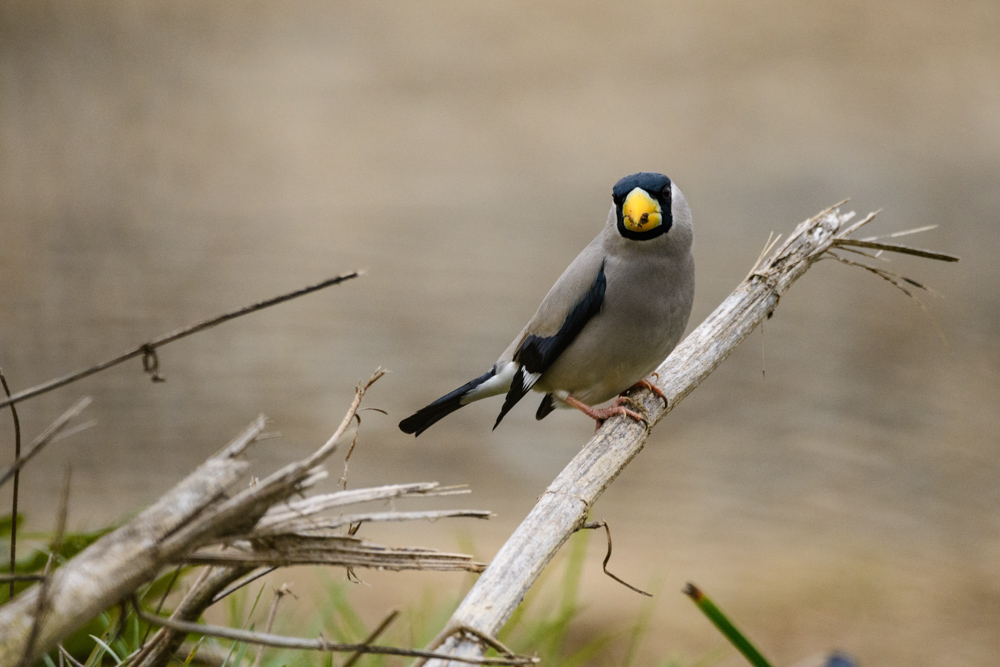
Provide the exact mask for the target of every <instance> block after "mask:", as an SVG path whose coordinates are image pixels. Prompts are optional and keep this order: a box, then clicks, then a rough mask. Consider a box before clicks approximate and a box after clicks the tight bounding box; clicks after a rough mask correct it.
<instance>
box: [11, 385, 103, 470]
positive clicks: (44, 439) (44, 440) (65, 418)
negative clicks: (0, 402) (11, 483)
mask: <svg viewBox="0 0 1000 667" xmlns="http://www.w3.org/2000/svg"><path fill="white" fill-rule="evenodd" d="M11 405H13V404H11ZM88 405H90V397H89V396H84V397H83V398H81V399H80V400H79V401H77V402H76V403H75V404H74V405H73V407H71V408H70V409H69V410H67V411H66V412H64V413H62V415H60V416H59V418H58V419H56V420H55V421H54V422H52V424H51V425H50V426H49V427H48V428H47V429H45V430H44V431H42V433H41V434H40V435H39V436H38V437H37V438H35V439H34V440H32V442H31V444H30V445H28V453H27V454H25V455H24V456H23V457H21V458H19V459H17V460H15V461H14V462H13V463H11V464H10V465H9V466H7V467H6V468H3V469H2V470H0V486H3V485H4V484H6V483H7V480H8V479H10V478H11V477H13V476H14V475H15V474H17V471H18V470H20V469H21V468H23V467H24V466H25V465H27V463H28V461H30V460H31V459H32V457H34V456H35V454H37V453H38V452H40V451H41V450H42V448H43V447H45V445H47V444H49V443H50V442H52V440H54V439H55V436H56V435H58V434H59V432H60V431H62V430H63V429H64V428H65V427H66V424H68V423H69V422H70V420H71V419H73V418H74V417H76V416H77V415H79V414H80V413H81V412H83V409H84V408H86V407H87V406H88ZM0 407H2V406H0Z"/></svg>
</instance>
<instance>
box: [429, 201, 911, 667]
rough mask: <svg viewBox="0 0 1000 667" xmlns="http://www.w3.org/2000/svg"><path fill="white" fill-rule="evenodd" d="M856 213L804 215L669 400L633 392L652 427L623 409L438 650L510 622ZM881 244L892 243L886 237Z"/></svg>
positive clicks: (541, 505)
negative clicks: (601, 500)
mask: <svg viewBox="0 0 1000 667" xmlns="http://www.w3.org/2000/svg"><path fill="white" fill-rule="evenodd" d="M852 217H853V213H846V214H845V213H841V212H840V210H839V208H837V207H833V208H830V209H827V210H826V211H823V212H821V213H820V214H818V215H817V216H815V217H813V218H811V219H809V220H806V221H805V222H803V223H802V224H800V225H799V226H798V227H797V228H796V229H795V231H794V232H793V233H792V235H791V236H790V237H789V238H788V240H786V241H785V242H784V243H783V244H782V245H781V246H780V247H778V249H777V250H774V251H773V252H772V251H769V250H766V251H765V253H764V254H763V255H762V257H761V259H760V260H758V263H757V265H756V266H755V267H754V268H753V269H752V270H751V271H750V274H749V275H748V276H747V278H746V279H745V280H744V281H743V282H742V283H741V284H740V285H739V286H738V287H737V288H736V290H735V291H734V292H733V293H732V294H731V295H730V296H729V297H728V298H727V299H726V300H725V301H724V302H723V303H722V304H721V305H720V306H719V307H718V308H716V310H715V312H714V313H712V314H711V315H710V316H709V317H708V319H707V320H705V321H704V322H703V323H702V324H701V326H699V327H698V328H697V329H695V330H694V331H693V332H691V335H689V336H688V337H687V338H686V339H685V340H684V341H683V342H682V343H681V344H680V345H679V346H678V347H677V348H676V349H675V350H674V351H673V353H672V354H671V355H670V356H669V357H668V358H667V359H666V361H664V362H663V364H661V365H660V367H659V368H658V369H657V370H656V372H655V373H654V375H653V379H654V380H655V384H656V385H657V386H658V387H659V388H660V390H662V391H663V393H664V395H665V396H666V398H667V401H666V404H664V401H663V399H661V398H660V397H658V396H656V395H655V394H653V393H652V392H650V391H649V390H644V391H642V392H639V393H636V394H633V396H632V398H633V400H634V401H635V402H636V405H637V406H639V407H640V408H641V409H642V410H644V411H645V412H646V413H647V414H648V417H649V426H648V427H646V426H644V425H643V424H641V423H639V422H636V421H634V420H632V419H626V418H621V417H616V418H614V419H611V420H609V421H607V422H606V423H605V424H604V426H603V427H602V428H601V429H600V430H599V431H598V432H597V433H595V434H594V437H593V438H591V440H590V442H589V443H587V445H586V446H585V447H584V448H583V449H582V450H581V451H580V453H579V454H577V455H576V457H574V458H573V460H572V461H570V463H569V465H567V466H566V468H565V469H564V470H563V471H562V472H561V473H560V474H559V476H558V477H557V478H556V479H555V481H554V482H552V484H551V485H550V486H549V487H548V489H546V491H545V493H544V494H543V495H542V497H541V498H540V499H539V501H538V503H537V504H536V505H535V507H534V508H533V509H532V510H531V512H530V513H529V514H528V516H527V517H526V518H525V519H524V521H523V522H522V523H521V525H520V526H519V527H518V528H517V530H516V531H515V532H514V534H513V535H512V536H511V537H510V539H509V540H507V542H506V543H505V544H504V545H503V547H502V548H501V549H500V551H499V552H498V553H497V555H496V556H495V557H494V558H493V560H492V562H491V563H490V565H489V567H487V569H486V571H485V572H484V573H483V574H482V576H480V577H479V579H478V581H477V582H476V584H475V585H474V586H473V587H472V590H470V591H469V593H468V595H466V597H465V599H464V600H463V601H462V603H461V604H460V605H459V607H458V609H457V610H456V611H455V613H454V614H453V615H452V617H451V619H450V620H449V622H448V624H447V625H446V626H445V628H444V629H443V630H442V632H441V633H440V634H439V635H438V637H437V638H436V639H435V640H434V642H432V643H431V645H430V646H429V647H428V649H430V650H435V649H437V648H438V647H441V649H442V652H445V653H448V654H450V655H456V656H462V657H464V658H470V657H474V656H477V655H482V653H483V650H484V648H483V645H482V644H481V643H480V642H479V641H477V640H476V639H475V637H474V636H471V633H468V632H462V629H463V628H472V629H474V630H477V631H479V632H482V633H485V634H487V635H496V634H497V633H498V632H499V631H500V629H501V628H502V627H503V625H504V623H505V622H506V621H507V619H508V618H509V617H510V615H511V613H512V612H513V611H514V608H515V607H516V606H517V605H518V604H519V603H520V601H521V600H522V598H523V597H524V595H525V594H526V593H527V592H528V589H529V588H530V587H531V585H532V584H533V583H534V582H535V580H536V579H537V578H538V576H539V574H541V572H542V570H543V569H544V568H545V566H546V565H547V564H548V563H549V561H551V560H552V558H553V556H555V554H556V552H557V551H558V550H559V548H560V547H561V546H562V545H563V543H564V542H565V541H566V540H567V539H568V538H569V537H570V535H572V534H573V533H574V532H575V531H576V530H578V529H579V528H580V527H581V525H582V524H583V523H584V521H585V520H586V518H587V513H588V512H589V510H590V508H591V506H592V505H593V503H594V502H595V501H596V500H597V498H598V497H599V496H600V495H601V493H603V491H604V490H605V489H606V488H607V487H608V486H609V485H610V484H611V482H612V481H614V479H615V477H617V476H618V474H619V473H620V472H621V471H622V470H623V469H624V468H625V466H626V465H628V463H629V462H630V461H631V460H632V459H633V458H634V457H635V456H636V455H637V454H638V453H639V452H640V451H641V450H642V447H643V445H644V444H645V442H646V438H647V436H648V435H649V430H650V429H651V428H652V427H653V426H654V425H655V424H656V423H657V422H659V421H660V420H661V419H662V418H663V417H664V416H665V415H666V414H667V413H668V412H669V411H670V410H672V409H673V408H674V407H676V405H677V404H678V403H680V401H681V400H683V399H684V397H685V396H687V395H688V394H690V393H691V392H692V391H693V390H694V389H695V388H696V387H697V386H698V385H699V384H700V383H701V382H702V380H704V379H705V378H706V377H707V376H708V375H709V374H710V373H711V372H712V371H713V370H715V369H716V368H717V367H718V366H719V365H720V364H721V363H722V362H723V361H725V359H726V358H727V357H728V356H729V354H730V353H731V352H732V351H733V350H734V349H735V348H736V346H737V345H739V343H740V342H741V341H742V340H743V339H744V338H746V337H747V335H749V334H750V332H752V331H753V330H754V329H755V328H756V327H757V325H758V324H760V322H761V321H762V320H764V319H765V318H766V317H769V316H770V315H771V313H772V312H773V311H774V309H775V307H776V306H777V305H778V301H779V299H780V298H781V296H782V295H783V294H784V293H785V292H786V291H787V290H788V288H789V287H791V285H792V283H794V282H795V281H796V280H797V279H798V278H799V277H801V276H802V275H803V274H804V273H805V272H806V271H807V270H808V269H809V267H810V266H812V265H813V264H814V263H815V262H816V261H818V260H819V259H820V258H822V257H823V256H824V253H826V251H827V250H829V249H830V248H831V246H832V245H834V243H835V242H836V241H837V240H838V239H843V238H844V237H846V235H848V234H850V233H852V232H854V231H856V230H857V229H859V228H860V227H861V226H862V225H864V224H866V223H867V222H869V221H870V220H871V219H872V218H873V217H874V214H872V215H869V216H867V217H866V218H864V219H862V220H860V221H858V222H856V223H854V224H852V225H850V226H847V222H848V221H849V220H850V219H851V218H852ZM880 249H891V248H888V247H887V246H885V245H882V246H880ZM893 250H894V249H893ZM929 254H930V253H928V254H925V256H929ZM429 664H433V665H435V666H436V667H440V666H441V665H445V664H447V665H452V664H458V663H452V662H450V661H449V662H441V661H432V662H431V663H429Z"/></svg>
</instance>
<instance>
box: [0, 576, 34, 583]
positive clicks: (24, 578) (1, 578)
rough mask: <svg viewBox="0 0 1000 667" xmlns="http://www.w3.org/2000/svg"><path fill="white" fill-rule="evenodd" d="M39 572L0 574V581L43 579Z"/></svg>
mask: <svg viewBox="0 0 1000 667" xmlns="http://www.w3.org/2000/svg"><path fill="white" fill-rule="evenodd" d="M44 578H45V577H43V576H42V575H40V574H0V582H3V581H11V582H14V581H41V580H42V579H44Z"/></svg>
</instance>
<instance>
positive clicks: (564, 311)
mask: <svg viewBox="0 0 1000 667" xmlns="http://www.w3.org/2000/svg"><path fill="white" fill-rule="evenodd" d="M611 199H612V205H611V210H610V212H609V213H608V218H607V221H606V223H605V225H604V228H603V229H602V230H601V231H600V233H599V234H598V235H597V237H596V238H595V239H594V240H593V241H591V242H590V244H589V245H587V247H586V248H584V249H583V251H582V252H581V253H580V254H579V255H578V256H577V257H576V259H574V260H573V261H572V262H571V263H570V265H569V266H568V267H567V268H566V270H565V271H564V272H563V274H562V275H561V276H560V277H559V279H558V280H557V281H556V282H555V284H554V285H553V286H552V288H551V289H550V290H549V292H548V294H546V295H545V298H544V299H542V303H541V305H540V306H539V307H538V310H537V311H536V312H535V314H534V316H533V317H532V318H531V320H529V321H528V324H527V325H526V326H525V327H524V329H522V330H521V333H519V334H518V335H517V337H516V338H514V340H513V341H512V342H511V344H510V345H509V346H508V347H507V349H506V350H504V352H503V354H501V355H500V358H499V359H497V362H496V363H495V364H493V367H492V368H491V369H490V370H488V371H487V372H486V373H484V374H482V375H480V376H479V377H477V378H476V379H474V380H472V381H470V382H468V383H466V384H464V385H462V386H461V387H459V388H458V389H455V390H454V391H452V392H450V393H448V394H445V395H444V396H442V397H441V398H439V399H437V400H436V401H434V402H433V403H431V404H430V405H428V406H426V407H424V408H421V409H420V410H418V411H417V412H415V413H414V414H413V415H411V416H409V417H407V418H406V419H404V420H402V421H401V422H400V423H399V428H400V430H401V431H403V432H404V433H407V434H413V435H415V436H419V435H420V434H421V433H423V432H424V431H426V430H427V429H428V428H429V427H430V426H432V425H433V424H435V423H436V422H438V421H439V420H441V419H443V418H444V417H446V416H448V415H449V414H451V413H452V412H454V411H455V410H458V409H459V408H461V407H463V406H465V405H468V404H469V403H472V402H474V401H479V400H482V399H484V398H488V397H490V396H496V395H499V394H506V397H505V399H504V403H503V406H502V408H501V409H500V414H499V415H498V416H497V419H496V422H495V423H494V424H493V428H494V429H496V427H497V426H499V424H500V422H501V420H503V418H504V416H506V415H507V413H508V412H509V411H510V409H511V408H512V407H514V405H515V404H516V403H517V402H518V401H520V400H521V399H522V398H524V396H525V395H526V394H527V393H528V391H530V390H534V391H536V392H540V393H542V394H544V396H543V398H542V401H541V404H540V405H539V406H538V409H537V411H536V413H535V418H536V419H543V418H544V417H546V416H547V415H548V414H550V413H551V412H552V411H553V410H554V409H556V408H576V409H578V410H580V411H581V412H583V413H584V414H586V415H588V416H589V417H591V418H593V419H595V420H596V421H597V426H598V427H600V425H601V424H602V423H603V421H604V420H606V419H608V418H609V417H611V416H613V415H616V414H620V415H628V416H630V417H632V418H634V419H637V420H643V418H642V416H640V415H639V414H637V413H636V412H635V411H633V410H630V409H628V408H626V407H624V406H625V404H627V403H628V401H627V399H626V398H625V397H624V396H623V394H624V393H625V392H628V391H629V390H631V389H633V388H636V387H637V386H638V387H645V388H649V389H651V390H653V391H654V392H655V393H657V394H658V395H659V396H660V397H662V398H663V399H664V401H666V398H665V397H664V396H663V394H662V392H660V390H659V389H657V388H656V386H655V385H653V384H652V383H650V382H649V381H648V380H646V379H645V378H646V376H647V375H649V374H650V373H651V372H652V371H653V370H655V369H656V367H657V366H659V364H660V363H661V362H662V361H663V360H664V359H665V358H666V357H667V355H669V354H670V352H671V351H672V350H673V349H674V347H675V346H676V345H677V343H678V342H679V341H680V339H681V336H682V335H683V334H684V330H685V328H686V327H687V321H688V317H689V316H690V314H691V305H692V302H693V300H694V257H693V255H692V245H693V241H694V234H693V229H692V222H691V209H690V207H689V206H688V203H687V200H686V199H685V198H684V195H683V194H682V193H681V191H680V190H679V189H678V188H677V186H676V185H675V184H674V183H673V181H671V180H670V179H669V178H668V177H667V176H664V175H663V174H659V173H654V172H639V173H636V174H631V175H629V176H625V177H624V178H622V179H621V180H619V181H618V182H617V183H616V184H615V186H614V187H613V188H612V191H611ZM612 398H615V402H614V403H613V404H612V405H611V406H609V407H606V408H597V407H594V406H596V405H598V404H601V403H604V402H606V401H609V400H610V399H612ZM643 421H644V420H643Z"/></svg>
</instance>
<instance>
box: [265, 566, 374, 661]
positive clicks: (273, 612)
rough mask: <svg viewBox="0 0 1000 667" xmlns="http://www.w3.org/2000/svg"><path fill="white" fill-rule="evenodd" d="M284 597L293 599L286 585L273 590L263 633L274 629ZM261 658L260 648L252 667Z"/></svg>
mask: <svg viewBox="0 0 1000 667" xmlns="http://www.w3.org/2000/svg"><path fill="white" fill-rule="evenodd" d="M286 595H292V597H294V595H293V593H292V590H291V589H290V588H289V587H288V584H281V586H279V587H278V588H276V589H275V591H274V600H272V601H271V608H270V609H269V610H268V611H267V624H266V625H265V626H264V632H265V633H268V634H270V632H271V629H272V628H273V627H274V619H275V618H277V616H278V604H279V603H280V602H281V598H283V597H285V596H286ZM365 643H367V642H365ZM263 657H264V647H263V646H261V647H260V650H259V651H257V657H256V658H254V661H253V666H252V667H260V661H261V658H263Z"/></svg>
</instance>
